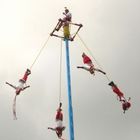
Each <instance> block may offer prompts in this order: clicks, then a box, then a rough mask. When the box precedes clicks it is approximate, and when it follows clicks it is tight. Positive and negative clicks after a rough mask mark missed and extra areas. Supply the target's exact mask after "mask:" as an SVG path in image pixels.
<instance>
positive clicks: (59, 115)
mask: <svg viewBox="0 0 140 140" xmlns="http://www.w3.org/2000/svg"><path fill="white" fill-rule="evenodd" d="M55 119H56V120H61V121H63V114H62V112H61V111H57V114H56V118H55Z"/></svg>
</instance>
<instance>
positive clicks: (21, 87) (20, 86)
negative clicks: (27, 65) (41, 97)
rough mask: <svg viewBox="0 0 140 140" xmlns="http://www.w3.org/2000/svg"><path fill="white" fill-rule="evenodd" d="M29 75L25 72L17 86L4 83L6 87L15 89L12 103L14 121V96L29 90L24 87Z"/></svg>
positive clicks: (28, 71)
mask: <svg viewBox="0 0 140 140" xmlns="http://www.w3.org/2000/svg"><path fill="white" fill-rule="evenodd" d="M30 74H31V71H30V70H29V69H27V70H26V72H25V74H24V76H23V78H22V79H19V83H18V85H17V86H14V85H12V84H10V83H8V82H6V84H7V85H9V86H11V87H12V88H14V89H15V93H16V95H15V98H14V103H13V115H14V119H17V117H16V96H17V95H19V94H20V92H21V91H23V90H25V89H26V88H29V87H30V86H24V85H25V84H26V81H27V78H28V75H30Z"/></svg>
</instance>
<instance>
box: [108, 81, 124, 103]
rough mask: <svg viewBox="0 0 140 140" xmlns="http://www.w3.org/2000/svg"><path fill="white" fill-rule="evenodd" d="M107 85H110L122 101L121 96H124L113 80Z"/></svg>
mask: <svg viewBox="0 0 140 140" xmlns="http://www.w3.org/2000/svg"><path fill="white" fill-rule="evenodd" d="M108 85H110V86H111V88H112V90H113V92H114V93H116V94H117V95H118V97H119V98H120V101H122V98H124V94H123V93H122V92H121V91H120V89H119V88H118V87H117V86H116V85H115V84H114V82H113V81H111V82H110V83H109V84H108Z"/></svg>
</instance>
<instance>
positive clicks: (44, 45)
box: [30, 35, 50, 70]
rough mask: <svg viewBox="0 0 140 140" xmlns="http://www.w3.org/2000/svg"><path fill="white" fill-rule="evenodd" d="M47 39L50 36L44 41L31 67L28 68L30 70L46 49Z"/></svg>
mask: <svg viewBox="0 0 140 140" xmlns="http://www.w3.org/2000/svg"><path fill="white" fill-rule="evenodd" d="M49 38H50V35H49V36H48V38H47V39H46V41H45V43H44V44H43V46H42V47H41V49H40V51H39V53H38V54H37V56H36V57H35V59H34V61H33V63H32V65H31V67H30V70H31V69H32V68H33V66H34V64H35V63H36V61H37V59H38V58H39V56H40V54H41V53H42V51H43V49H44V48H45V47H46V44H47V42H48V40H49Z"/></svg>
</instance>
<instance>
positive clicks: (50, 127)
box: [48, 127, 56, 131]
mask: <svg viewBox="0 0 140 140" xmlns="http://www.w3.org/2000/svg"><path fill="white" fill-rule="evenodd" d="M48 129H51V130H53V131H56V129H55V128H52V127H48Z"/></svg>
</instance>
